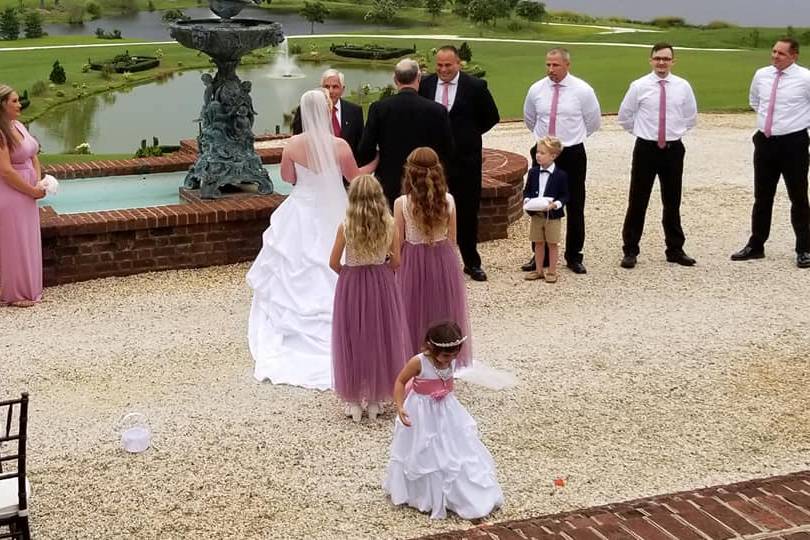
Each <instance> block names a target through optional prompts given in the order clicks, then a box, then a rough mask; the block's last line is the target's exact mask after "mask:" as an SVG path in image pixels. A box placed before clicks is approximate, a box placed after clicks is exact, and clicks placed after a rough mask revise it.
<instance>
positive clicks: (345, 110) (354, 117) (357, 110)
mask: <svg viewBox="0 0 810 540" xmlns="http://www.w3.org/2000/svg"><path fill="white" fill-rule="evenodd" d="M292 129H293V135H298V134H299V133H301V132H302V131H303V130H304V129H303V127H302V125H301V108H300V107H296V109H295V114H294V115H293V122H292ZM340 138H341V139H343V140H344V141H346V142H347V143H349V146H350V147H351V149H352V153H353V154H354V159H357V147H358V146H359V145H360V139H362V138H363V108H362V107H361V106H360V105H355V104H354V103H352V102H351V101H346V100H345V99H343V98H341V99H340Z"/></svg>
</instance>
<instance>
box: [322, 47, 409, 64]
mask: <svg viewBox="0 0 810 540" xmlns="http://www.w3.org/2000/svg"><path fill="white" fill-rule="evenodd" d="M329 50H330V51H332V52H333V53H334V54H336V55H338V56H343V57H346V58H364V59H366V60H388V59H391V58H399V57H400V56H405V55H407V54H413V53H415V52H416V47H413V48H410V49H408V48H403V47H383V46H381V45H377V44H374V43H369V44H367V45H350V44H348V43H344V44H343V45H335V44H334V43H333V44H332V46H331V47H329Z"/></svg>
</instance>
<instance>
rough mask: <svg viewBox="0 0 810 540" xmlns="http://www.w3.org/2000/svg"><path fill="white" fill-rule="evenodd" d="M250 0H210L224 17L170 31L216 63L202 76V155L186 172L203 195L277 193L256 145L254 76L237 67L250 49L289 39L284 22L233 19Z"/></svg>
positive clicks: (179, 24) (190, 184) (188, 180)
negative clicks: (231, 189)
mask: <svg viewBox="0 0 810 540" xmlns="http://www.w3.org/2000/svg"><path fill="white" fill-rule="evenodd" d="M248 3H249V2H248V1H246V0H209V7H210V8H211V11H213V12H214V13H215V14H216V15H218V16H219V17H220V18H219V19H192V20H186V21H176V22H174V23H172V24H171V25H170V27H169V33H170V35H171V36H172V37H173V38H174V39H176V40H177V41H178V42H179V43H180V44H181V45H183V46H185V47H188V48H190V49H195V50H198V51H202V52H204V53H205V54H207V55H208V56H210V57H211V58H212V59H213V61H214V63H215V64H216V66H217V73H216V75H215V76H214V77H212V76H211V75H210V74H208V73H205V74H203V76H202V81H203V84H204V85H205V91H204V94H203V107H202V111H201V112H200V123H201V128H200V135H199V136H198V137H197V146H198V152H199V153H198V157H197V161H196V162H195V163H194V165H193V166H192V167H191V169H190V170H189V172H188V175H187V176H186V180H185V184H184V185H185V187H186V188H188V189H199V190H200V197H201V198H203V199H215V198H217V197H220V196H221V195H222V194H223V190H222V188H223V187H226V186H238V185H239V184H258V191H259V193H263V194H270V193H272V192H273V182H272V181H271V180H270V177H269V175H268V174H267V171H266V170H265V169H264V167H262V162H261V159H259V156H258V155H257V154H256V150H255V148H254V146H253V143H254V136H253V119H254V117H255V115H256V111H255V110H254V109H253V101H252V99H251V98H250V89H251V83H250V81H244V82H243V81H241V80H239V77H237V75H236V66H238V65H239V61H240V59H241V58H242V56H244V55H245V54H247V53H249V52H250V51H253V50H255V49H259V48H262V47H267V46H275V45H278V44H279V43H281V42H282V41H283V40H284V33H283V32H282V30H281V25H280V24H279V23H274V22H270V21H262V20H256V19H234V18H233V17H235V16H236V15H238V14H239V12H240V11H241V10H242V8H243V7H245V6H246V5H248Z"/></svg>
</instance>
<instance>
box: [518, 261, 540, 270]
mask: <svg viewBox="0 0 810 540" xmlns="http://www.w3.org/2000/svg"><path fill="white" fill-rule="evenodd" d="M520 269H521V270H523V271H524V272H534V271H536V270H537V264H535V262H534V257H532V258H531V259H529V262H527V263H526V264H524V265H523V266H521V267H520Z"/></svg>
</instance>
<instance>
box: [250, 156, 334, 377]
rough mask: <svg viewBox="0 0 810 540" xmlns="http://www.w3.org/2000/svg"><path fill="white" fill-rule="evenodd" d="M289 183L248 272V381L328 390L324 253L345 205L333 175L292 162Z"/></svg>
mask: <svg viewBox="0 0 810 540" xmlns="http://www.w3.org/2000/svg"><path fill="white" fill-rule="evenodd" d="M295 173H296V184H295V186H294V187H293V189H292V192H291V193H290V195H289V196H288V197H287V199H286V200H285V201H284V202H283V203H282V204H281V206H279V207H278V208H277V209H276V211H275V212H273V214H272V215H271V217H270V227H268V229H267V230H266V231H265V232H264V234H263V235H262V249H261V251H260V252H259V255H258V256H257V257H256V260H255V261H254V263H253V265H252V266H251V267H250V270H249V271H248V273H247V281H248V284H249V285H250V286H251V288H252V289H253V303H252V305H251V308H250V319H249V321H248V341H249V345H250V352H251V354H252V355H253V359H254V360H255V362H256V366H255V370H254V376H255V377H256V379H258V380H260V381H263V380H266V379H269V380H270V381H272V382H273V383H275V384H291V385H295V386H303V387H305V388H316V389H319V390H326V389H329V388H331V387H332V360H331V340H332V302H333V300H334V296H335V286H336V284H337V274H335V272H333V271H332V269H331V268H329V255H330V253H331V251H332V245H333V244H334V241H335V234H336V232H337V228H338V225H339V224H340V223H341V222H342V221H343V219H344V217H345V215H346V207H347V205H348V202H347V197H346V190H345V189H344V188H343V182H342V176H341V173H340V171H339V170H337V169H335V168H333V169H329V170H326V171H325V172H323V173H315V172H313V171H311V170H309V169H308V168H306V167H304V166H303V165H301V164H299V163H295Z"/></svg>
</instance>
